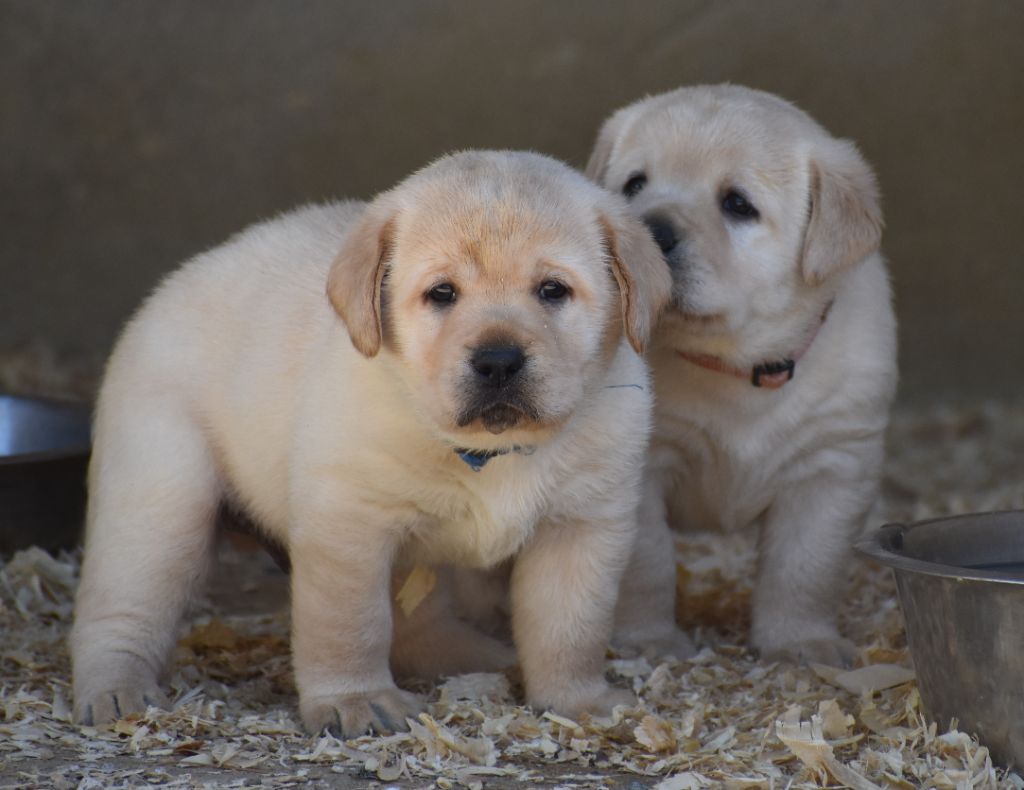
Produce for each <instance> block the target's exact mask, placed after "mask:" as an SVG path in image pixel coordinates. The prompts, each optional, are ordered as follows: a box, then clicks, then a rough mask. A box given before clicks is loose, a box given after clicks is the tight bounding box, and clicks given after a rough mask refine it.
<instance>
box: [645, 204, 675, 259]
mask: <svg viewBox="0 0 1024 790" xmlns="http://www.w3.org/2000/svg"><path fill="white" fill-rule="evenodd" d="M644 224H645V225H646V226H647V229H648V230H650V232H651V236H653V237H654V241H655V242H656V243H657V245H658V247H660V248H661V254H662V255H664V256H665V260H666V261H667V262H668V263H669V264H670V265H671V264H673V263H674V262H675V259H676V257H677V256H676V255H675V253H677V252H678V251H679V243H680V242H681V241H682V237H683V234H682V231H681V230H680V229H679V228H677V227H676V226H675V225H674V224H673V223H672V221H671V220H669V219H667V218H666V217H663V216H661V215H660V214H648V215H647V216H646V217H644Z"/></svg>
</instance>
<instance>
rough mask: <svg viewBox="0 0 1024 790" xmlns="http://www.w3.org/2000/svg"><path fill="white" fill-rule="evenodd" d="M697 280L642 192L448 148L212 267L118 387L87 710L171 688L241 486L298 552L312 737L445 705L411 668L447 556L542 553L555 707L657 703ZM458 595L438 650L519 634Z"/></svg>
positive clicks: (521, 621)
mask: <svg viewBox="0 0 1024 790" xmlns="http://www.w3.org/2000/svg"><path fill="white" fill-rule="evenodd" d="M670 289H671V282H670V277H669V275H668V272H667V270H666V269H665V267H664V264H663V262H662V260H661V255H660V253H659V251H658V249H657V246H656V245H655V244H654V243H653V242H652V241H651V239H650V237H649V235H648V234H647V232H646V230H645V229H644V227H643V225H642V224H641V223H639V222H638V221H636V220H635V219H633V218H631V217H630V216H629V214H628V212H627V210H626V206H625V205H624V203H623V202H622V201H621V200H620V199H619V198H616V197H614V196H611V195H608V194H607V193H606V192H605V191H604V190H602V189H600V188H599V187H597V186H595V185H594V184H592V183H591V182H590V181H588V180H587V179H585V178H584V177H583V176H582V175H580V174H577V173H575V172H573V171H572V170H570V169H569V168H567V167H565V166H564V165H562V164H560V163H558V162H555V161H554V160H551V159H548V158H546V157H542V156H538V155H536V154H528V153H508V152H505V153H486V152H484V153H473V152H469V153H461V154H457V155H454V156H450V157H447V158H443V159H441V160H439V161H438V162H436V163H434V164H433V165H431V166H429V167H427V168H426V169H424V170H423V171H421V172H419V173H417V174H416V175H414V176H412V177H411V178H409V179H408V180H407V181H405V182H404V183H402V184H401V185H399V186H398V187H396V188H395V189H393V190H391V191H389V192H386V193H384V194H382V195H381V196H380V197H378V198H377V199H376V200H375V201H374V202H373V203H371V204H370V205H363V204H359V203H337V204H332V205H326V206H317V207H310V208H305V209H301V210H299V211H296V212H294V213H291V214H287V215H285V216H283V217H281V218H279V219H276V220H274V221H271V222H268V223H265V224H262V225H257V226H255V227H253V228H250V229H249V230H247V231H245V232H243V233H241V234H240V235H238V236H236V237H235V238H234V239H232V240H230V241H229V242H228V243H226V244H225V245H223V246H221V247H219V248H217V249H214V250H212V251H211V252H208V253H205V254H203V255H200V256H199V257H197V258H196V259H194V260H192V261H191V262H189V263H187V264H186V265H185V266H183V267H182V268H181V269H180V270H178V271H177V272H175V273H174V274H172V275H171V276H170V277H168V278H167V279H166V280H165V281H164V283H163V284H162V285H161V286H160V287H159V288H158V289H157V291H156V292H155V293H154V294H153V295H152V296H151V297H150V298H149V300H148V301H147V302H146V303H145V304H144V305H143V307H142V309H141V310H140V311H139V313H138V314H137V315H136V316H135V317H134V318H133V319H132V321H131V322H130V323H129V325H128V327H127V329H126V330H125V332H124V334H123V335H122V337H121V339H120V340H119V342H118V344H117V347H116V349H115V350H114V353H113V355H112V357H111V359H110V363H109V365H108V368H107V372H106V378H105V380H104V383H103V388H102V392H101V395H100V400H99V405H98V408H97V412H96V423H95V449H94V452H93V458H92V465H91V469H90V500H89V512H88V525H87V535H86V548H85V560H84V564H83V567H82V582H81V586H80V589H79V593H78V600H77V605H76V617H75V626H74V631H73V634H72V640H71V641H72V654H73V656H72V657H73V663H74V692H75V716H76V718H77V720H78V721H81V722H87V723H90V722H91V723H95V724H99V723H104V722H109V721H111V720H113V719H115V718H117V717H120V716H124V715H126V714H128V713H131V712H134V711H138V710H140V709H143V708H144V707H145V706H146V705H147V704H150V703H157V702H159V701H161V700H162V699H163V696H162V694H161V690H160V676H161V672H162V670H163V668H164V666H165V662H166V660H167V657H168V654H169V652H170V649H171V647H172V646H173V644H174V641H175V635H176V629H177V627H178V624H179V621H180V619H181V616H182V612H183V609H184V607H185V604H186V600H187V598H188V596H189V593H190V592H191V591H192V590H193V589H194V588H195V587H196V584H197V583H198V582H199V580H200V579H201V577H202V575H203V573H204V571H205V569H206V566H207V565H208V563H209V562H210V559H211V548H212V543H213V536H214V515H215V512H216V510H217V507H218V505H219V504H220V503H221V502H222V501H224V500H228V501H229V502H230V503H231V504H232V505H233V506H235V507H237V508H239V509H241V510H243V511H244V512H245V513H246V514H248V515H249V516H251V518H252V519H253V520H254V521H255V522H256V523H259V524H260V525H262V527H263V528H264V529H265V530H266V532H267V533H268V535H269V536H270V537H271V538H273V539H275V540H276V541H277V542H279V543H281V544H282V545H283V546H284V547H285V548H286V549H287V550H288V552H289V554H290V557H291V562H292V613H293V635H292V648H293V654H294V665H295V674H296V681H297V685H298V690H299V705H300V708H301V713H302V718H303V721H304V722H305V725H306V727H307V728H308V729H309V730H310V731H319V730H321V729H323V728H325V727H326V728H329V729H332V730H334V731H339V732H341V733H342V734H344V735H346V736H351V735H357V734H360V733H363V732H364V731H366V730H368V729H369V728H371V727H372V728H373V729H375V730H377V731H387V730H391V729H394V728H403V727H404V726H405V725H404V721H405V718H406V716H409V715H412V714H414V713H415V712H416V711H417V710H419V709H421V707H422V703H421V701H420V700H419V699H418V698H417V697H415V696H414V695H412V694H410V693H408V692H405V691H402V690H400V689H399V688H398V687H397V686H396V685H395V683H394V681H393V679H392V674H391V671H390V669H389V663H388V654H389V648H390V645H391V641H392V623H393V618H392V601H391V590H390V588H391V579H392V575H393V572H396V573H397V572H398V571H400V570H401V569H402V568H409V567H411V566H413V565H415V564H419V563H428V564H441V563H444V564H455V565H466V566H471V567H491V566H494V565H496V564H498V563H500V562H502V561H503V560H506V559H508V558H512V559H513V560H514V565H513V569H512V572H511V582H510V586H511V602H512V618H513V630H514V637H515V641H516V644H517V647H518V649H519V654H520V658H521V661H522V666H523V672H524V676H525V684H526V693H527V698H528V701H529V702H530V703H531V704H534V705H537V706H541V707H549V706H550V707H553V708H556V709H558V710H560V711H563V712H565V713H568V714H570V715H571V714H575V713H579V712H581V711H586V710H590V711H605V710H607V709H609V708H610V707H611V706H612V705H614V704H616V703H620V702H624V701H626V700H628V699H631V695H629V694H628V693H627V692H624V691H618V690H613V689H611V688H610V687H609V686H608V684H607V683H606V682H605V679H604V676H603V658H604V648H605V644H606V642H607V640H608V638H609V636H610V633H611V627H612V616H613V611H614V607H615V600H616V591H617V589H618V579H619V577H620V574H621V571H622V569H623V567H624V566H625V564H626V562H627V560H628V557H629V553H630V550H631V547H632V542H633V536H634V531H635V510H636V505H637V501H638V494H639V483H640V473H639V471H638V470H639V469H640V467H641V466H642V462H643V457H644V452H645V449H646V443H647V434H648V428H649V417H650V414H649V413H650V408H651V395H650V387H649V386H648V374H647V369H646V367H645V365H644V363H643V361H642V360H641V358H640V356H639V355H638V354H639V352H640V351H641V350H642V349H643V347H644V344H645V342H646V340H647V337H648V333H649V331H650V328H651V326H652V325H653V323H654V321H655V316H656V313H657V312H658V310H659V309H660V307H661V306H662V305H663V303H664V302H665V301H666V300H667V298H668V295H669V292H670ZM396 569H397V570H396ZM398 575H401V574H400V573H399V574H398ZM429 615H430V617H429V620H430V622H431V623H433V627H434V628H450V633H448V634H445V633H434V634H433V644H438V643H441V644H446V645H447V646H448V648H449V650H450V651H454V652H455V653H459V652H460V651H461V653H462V654H464V655H466V654H472V655H474V656H477V657H479V656H484V657H485V658H486V657H487V656H488V655H489V656H491V657H493V658H495V660H498V659H500V658H503V657H506V656H507V651H503V650H501V649H500V646H495V645H494V644H492V643H491V642H493V640H491V641H490V642H489V641H488V640H487V638H486V637H484V636H482V635H480V636H478V637H475V638H474V637H472V636H470V635H468V629H466V628H458V627H455V626H454V625H452V624H448V625H446V624H445V622H444V619H443V618H441V617H438V616H437V612H435V611H431V612H430V613H429ZM449 637H450V639H449ZM460 640H462V641H461V642H460ZM466 640H469V643H468V644H467V643H466ZM474 640H475V641H474ZM413 642H414V643H415V640H413Z"/></svg>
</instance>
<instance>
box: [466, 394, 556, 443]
mask: <svg viewBox="0 0 1024 790" xmlns="http://www.w3.org/2000/svg"><path fill="white" fill-rule="evenodd" d="M539 418H540V415H539V414H538V413H537V411H536V409H533V408H531V407H529V406H527V405H525V404H522V403H518V402H510V401H495V402H491V403H480V404H471V405H469V406H467V407H466V408H465V409H463V410H462V412H460V414H459V415H458V417H457V418H456V420H455V424H456V425H457V426H458V427H459V428H469V429H470V430H472V429H474V428H476V429H478V430H479V429H483V430H485V431H487V432H488V433H492V434H494V435H496V436H497V435H499V434H503V433H506V432H507V431H511V430H513V429H515V428H519V429H520V430H522V429H526V430H529V428H530V426H531V424H533V423H535V422H537V421H538V420H539Z"/></svg>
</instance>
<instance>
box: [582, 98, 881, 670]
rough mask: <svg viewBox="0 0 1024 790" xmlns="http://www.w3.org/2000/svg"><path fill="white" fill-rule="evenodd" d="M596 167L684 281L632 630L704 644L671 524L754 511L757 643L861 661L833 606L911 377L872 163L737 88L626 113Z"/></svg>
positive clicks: (634, 585)
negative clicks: (904, 381) (687, 607)
mask: <svg viewBox="0 0 1024 790" xmlns="http://www.w3.org/2000/svg"><path fill="white" fill-rule="evenodd" d="M587 172H588V175H590V176H591V177H592V178H594V179H595V180H597V181H598V182H599V183H601V184H603V185H604V186H606V187H607V188H609V189H610V190H613V191H615V192H618V193H621V194H623V195H625V196H626V197H627V198H628V200H629V202H630V206H631V207H632V209H633V212H634V214H635V215H636V216H637V217H639V218H641V219H643V220H644V222H646V223H647V225H648V226H649V227H650V230H651V233H652V235H653V237H654V238H655V239H656V240H657V241H658V244H659V245H660V247H661V249H662V252H663V254H664V257H665V262H666V265H667V267H668V268H669V270H670V271H671V272H672V277H673V280H674V282H675V285H674V289H673V298H672V304H671V308H670V309H669V310H667V311H666V313H665V314H664V316H663V318H662V320H661V322H660V325H659V327H658V328H657V330H656V333H655V337H654V339H653V340H652V350H651V353H650V356H649V362H650V364H651V367H652V371H653V376H654V380H655V401H656V417H655V422H656V427H655V431H654V434H653V436H654V439H653V442H652V448H651V452H650V456H649V470H648V473H647V476H646V477H647V479H646V484H645V487H646V492H645V495H644V497H643V505H642V514H641V517H640V520H641V533H640V537H639V538H638V543H637V546H636V550H635V555H634V558H633V561H632V567H631V568H630V569H629V570H628V571H627V575H626V581H625V583H624V588H623V591H622V593H621V598H620V604H619V606H620V612H619V615H618V617H617V622H618V626H617V632H618V635H619V638H620V640H622V641H625V642H629V643H633V644H635V645H637V646H644V647H647V648H648V649H654V650H655V651H659V650H660V651H670V652H675V653H679V654H686V653H687V652H688V651H689V649H690V648H689V645H688V643H687V641H686V640H685V638H684V637H683V635H682V634H681V633H680V632H679V631H678V629H677V628H676V627H675V625H674V621H673V604H674V590H675V584H674V582H675V568H674V565H673V561H672V556H673V553H672V540H671V537H670V533H669V529H668V522H672V523H677V524H681V525H682V526H684V527H691V528H699V529H703V528H725V529H736V528H743V527H747V526H749V525H757V526H759V527H760V529H761V537H760V547H759V563H758V568H757V576H756V582H755V587H754V601H753V630H752V642H753V645H754V647H755V648H757V649H758V650H759V651H760V653H761V655H762V657H763V658H764V659H767V660H774V659H780V658H788V659H798V660H806V661H818V662H825V663H830V664H844V663H847V662H849V661H850V660H851V659H852V657H853V653H854V650H853V645H852V644H851V643H850V642H849V641H847V640H845V639H843V638H841V637H840V635H839V632H838V630H837V626H836V610H837V605H838V601H839V599H840V597H841V595H842V593H843V589H844V580H845V576H846V568H847V561H848V552H849V549H850V545H851V542H852V540H853V538H854V537H855V536H856V535H857V533H858V531H859V530H861V529H862V527H863V525H864V521H865V516H866V514H867V512H868V509H869V508H870V507H871V504H872V502H873V501H874V499H875V497H876V495H877V491H878V484H879V477H880V474H881V469H882V456H883V433H884V431H885V427H886V422H887V420H888V410H889V405H890V401H891V400H892V397H893V393H894V389H895V384H896V377H897V371H896V322H895V318H894V316H893V310H892V306H891V297H890V291H889V281H888V277H887V275H886V270H885V265H884V262H883V260H882V258H881V256H880V255H879V243H880V238H881V231H882V215H881V210H880V207H879V197H878V190H877V187H876V184H875V178H874V175H873V174H872V172H871V169H870V168H869V167H868V165H867V164H866V163H865V162H864V160H863V159H862V158H861V156H860V155H859V154H858V152H857V149H856V148H855V147H854V145H853V144H852V143H850V142H848V141H846V140H839V139H836V138H834V137H831V136H830V135H829V134H828V133H827V132H826V131H825V130H824V129H822V128H821V127H820V126H819V125H818V124H817V123H815V122H814V121H813V120H812V119H811V118H810V117H809V116H807V115H806V114H805V113H803V112H801V111H800V110H799V109H797V108H796V107H794V106H793V105H792V104H789V103H788V102H786V101H783V100H782V99H780V98H778V97H775V96H772V95H770V94H767V93H762V92H760V91H755V90H750V89H748V88H743V87H739V86H733V85H720V86H715V87H694V88H683V89H680V90H676V91H673V92H670V93H666V94H664V95H661V96H655V97H652V98H647V99H644V100H642V101H639V102H637V103H636V104H633V105H630V106H628V107H626V108H624V109H622V110H619V111H618V112H616V113H615V114H614V115H612V116H611V117H610V118H609V119H608V120H607V121H606V122H605V124H604V126H603V128H602V129H601V131H600V134H599V136H598V140H597V144H596V146H595V149H594V152H593V154H592V157H591V159H590V162H589V164H588V168H587Z"/></svg>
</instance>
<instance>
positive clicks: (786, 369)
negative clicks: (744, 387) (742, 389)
mask: <svg viewBox="0 0 1024 790" xmlns="http://www.w3.org/2000/svg"><path fill="white" fill-rule="evenodd" d="M795 372H796V360H795V359H783V360H781V361H780V362H762V363H761V364H760V365H755V366H754V372H753V373H752V374H751V377H750V383H751V384H753V385H754V386H755V387H766V388H767V389H778V388H779V387H781V386H782V385H783V384H785V383H786V382H787V381H792V379H793V374H794V373H795Z"/></svg>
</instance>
